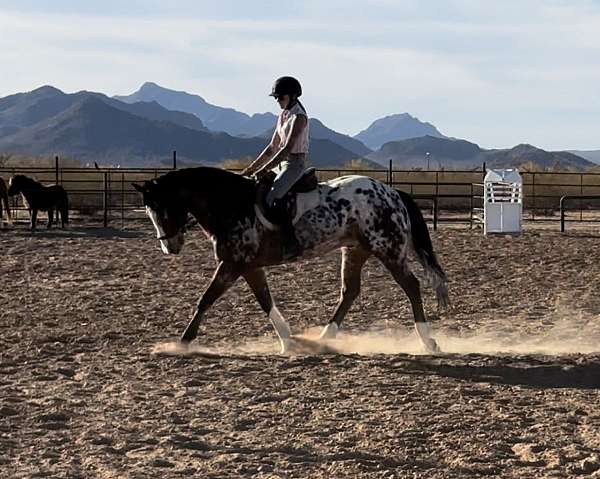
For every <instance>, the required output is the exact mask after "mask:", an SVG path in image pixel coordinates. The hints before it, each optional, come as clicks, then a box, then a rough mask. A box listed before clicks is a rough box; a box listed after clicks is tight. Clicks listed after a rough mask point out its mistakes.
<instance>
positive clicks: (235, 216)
mask: <svg viewBox="0 0 600 479" xmlns="http://www.w3.org/2000/svg"><path fill="white" fill-rule="evenodd" d="M272 179H273V177H272V176H271V177H270V181H271V182H272ZM302 180H303V179H301V180H299V183H301V182H302ZM297 184H298V183H297ZM132 185H133V187H134V188H135V189H136V190H137V191H138V192H140V193H141V194H142V200H143V204H144V206H145V208H146V212H147V215H148V216H149V218H150V220H151V221H152V224H153V225H154V229H155V230H156V236H157V239H158V240H159V242H160V247H161V249H162V251H163V252H164V253H165V254H179V253H180V252H181V251H182V248H183V245H184V241H185V236H184V235H185V233H186V231H187V230H188V228H189V226H190V224H194V223H198V224H199V225H200V226H201V228H202V229H203V230H204V232H205V233H206V235H207V236H208V237H209V238H210V240H211V241H212V244H213V248H214V254H215V258H216V260H217V267H216V269H215V271H214V275H213V277H212V280H211V282H210V284H209V286H208V287H207V288H206V290H205V291H204V293H203V294H202V296H201V298H200V300H199V301H198V303H197V306H196V308H195V310H194V313H193V315H192V317H191V320H190V321H189V323H188V325H187V327H186V329H185V331H184V332H183V335H182V336H181V344H182V345H183V346H184V347H188V346H189V343H190V342H191V341H193V340H194V339H196V337H197V336H198V329H199V326H200V322H201V320H202V318H203V316H204V315H205V313H206V312H207V310H208V309H209V308H210V306H211V305H212V304H213V303H214V302H215V301H217V300H218V299H219V298H220V297H221V296H222V295H223V294H224V293H225V292H226V291H227V290H228V289H229V288H230V287H231V286H232V285H233V284H234V282H235V281H236V280H237V279H239V278H240V277H243V278H244V279H245V281H246V282H247V283H248V285H249V286H250V289H251V290H252V291H253V293H254V296H255V298H256V300H257V301H258V303H259V304H260V306H261V308H262V310H263V311H264V312H265V313H266V314H267V316H268V318H269V319H270V321H271V323H272V325H273V327H274V329H275V332H276V334H277V336H278V338H279V341H280V345H281V353H285V352H286V351H289V347H290V342H291V340H293V338H292V336H291V329H290V327H289V325H288V323H287V322H286V321H285V319H284V318H283V316H282V315H281V313H280V312H279V310H278V308H277V306H276V304H275V302H274V301H273V298H272V296H271V293H270V291H269V285H268V283H267V277H266V274H265V269H264V268H265V267H268V266H273V265H277V264H282V263H288V262H292V261H298V260H301V259H309V258H314V257H317V256H321V255H323V254H325V253H327V252H329V251H331V250H333V249H337V248H341V250H342V265H341V277H342V286H341V294H340V299H339V301H338V304H337V306H336V308H335V312H334V313H333V316H332V317H331V319H330V320H329V322H328V323H327V324H326V325H325V326H324V328H323V329H322V331H321V334H320V337H319V339H320V340H323V341H324V342H326V341H328V340H331V339H334V338H335V337H336V335H337V332H338V330H339V328H340V326H341V324H342V321H343V319H344V317H345V315H346V313H347V312H348V310H349V309H350V306H351V305H352V303H353V301H354V300H355V299H356V297H357V296H358V294H359V292H360V282H361V269H362V267H363V265H364V264H365V262H366V261H367V259H368V258H370V257H371V256H374V257H375V258H377V259H379V260H380V261H381V262H382V263H383V264H384V265H385V267H386V268H387V269H388V270H389V272H390V273H391V274H392V276H393V278H394V279H395V281H396V282H397V283H398V284H399V285H400V287H401V288H402V289H403V290H404V291H405V293H406V294H407V296H408V298H409V300H410V303H411V306H412V312H413V316H414V325H415V330H416V333H417V336H418V337H419V339H420V341H421V344H422V346H423V347H424V349H425V351H427V352H429V353H436V352H439V351H440V349H439V347H438V345H437V343H436V341H435V340H434V339H433V338H432V337H431V336H430V332H429V327H428V323H427V318H426V316H425V312H424V309H423V302H422V297H421V292H420V284H419V280H418V279H417V278H416V277H415V275H414V274H413V273H412V272H411V271H410V269H409V267H408V262H407V254H408V253H409V251H411V250H412V251H413V252H414V253H416V258H417V259H418V261H419V262H420V264H421V265H422V267H423V268H424V271H425V273H426V275H427V277H428V279H429V280H430V281H431V283H432V286H433V287H434V289H435V293H436V297H437V302H438V308H445V307H446V306H448V304H449V300H448V285H447V278H446V274H445V272H444V270H443V269H442V267H441V266H440V264H439V262H438V260H437V257H436V254H435V252H434V251H433V246H432V243H431V238H430V235H429V230H428V228H427V224H426V223H425V220H424V218H423V215H422V214H421V211H420V210H419V208H418V206H417V205H416V204H415V202H414V201H413V199H412V198H411V197H410V195H408V194H407V193H404V192H402V191H398V190H396V189H394V188H392V187H390V186H388V185H386V184H384V183H382V182H380V181H377V180H375V179H373V178H370V177H366V176H358V175H351V176H342V177H339V178H335V179H333V180H331V181H327V182H324V183H317V181H316V176H315V180H314V188H313V189H312V191H309V192H304V193H295V192H293V190H294V188H292V192H291V193H289V194H288V195H290V196H295V197H296V202H297V204H296V211H295V217H294V230H295V233H296V236H297V239H298V242H299V243H300V245H301V254H299V255H298V256H296V257H292V258H287V257H285V256H283V255H282V250H281V246H280V242H279V239H280V238H279V236H280V234H279V231H278V229H277V227H276V225H273V224H272V223H271V222H270V221H269V220H268V218H267V216H266V215H265V214H264V210H263V209H262V208H261V206H260V205H261V201H260V199H261V195H263V194H264V193H260V191H261V186H262V187H263V190H264V187H265V185H264V184H263V185H261V182H258V183H257V182H256V181H255V180H254V179H253V178H248V177H245V176H242V175H241V174H238V173H234V172H231V171H227V170H223V169H220V168H211V167H198V168H189V169H182V170H177V171H172V172H169V173H167V174H165V175H163V176H160V177H158V178H156V179H153V180H150V181H146V182H144V183H143V184H142V185H140V184H134V183H132ZM268 186H269V185H268V182H267V185H266V189H268ZM302 195H304V196H305V197H304V198H303V197H302ZM306 197H308V199H307V198H306Z"/></svg>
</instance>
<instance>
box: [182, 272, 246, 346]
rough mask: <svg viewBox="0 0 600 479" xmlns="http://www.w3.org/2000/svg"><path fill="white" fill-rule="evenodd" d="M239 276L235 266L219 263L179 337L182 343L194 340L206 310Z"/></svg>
mask: <svg viewBox="0 0 600 479" xmlns="http://www.w3.org/2000/svg"><path fill="white" fill-rule="evenodd" d="M240 274H241V273H240V271H239V268H238V267H236V265H234V264H231V263H225V262H223V261H221V262H220V263H219V266H217V269H216V270H215V273H214V275H213V278H212V280H211V282H210V284H209V285H208V288H206V291H204V294H203V295H202V297H201V298H200V301H198V305H197V306H196V310H195V311H194V315H193V316H192V319H191V321H190V322H189V324H188V325H187V328H185V331H184V333H183V335H182V336H181V342H182V343H189V342H190V341H193V340H194V339H196V336H198V328H199V326H200V321H201V320H202V316H203V315H204V313H205V312H206V310H208V308H210V307H211V306H212V304H213V303H214V302H215V301H216V300H217V299H219V298H220V297H221V296H222V295H223V293H225V291H227V290H228V289H229V288H230V287H231V285H233V283H235V281H236V280H237V279H238V278H239V277H240Z"/></svg>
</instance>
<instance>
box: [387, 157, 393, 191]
mask: <svg viewBox="0 0 600 479" xmlns="http://www.w3.org/2000/svg"><path fill="white" fill-rule="evenodd" d="M388 178H389V180H388V185H389V186H392V185H393V184H394V170H393V169H392V159H391V158H390V163H389V167H388Z"/></svg>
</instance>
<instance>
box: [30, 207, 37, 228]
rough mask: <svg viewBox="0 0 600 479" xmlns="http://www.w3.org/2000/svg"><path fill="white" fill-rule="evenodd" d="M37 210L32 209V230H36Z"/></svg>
mask: <svg viewBox="0 0 600 479" xmlns="http://www.w3.org/2000/svg"><path fill="white" fill-rule="evenodd" d="M37 212H38V210H37V209H36V208H32V209H31V231H34V230H35V225H36V223H37Z"/></svg>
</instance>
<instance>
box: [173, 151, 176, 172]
mask: <svg viewBox="0 0 600 479" xmlns="http://www.w3.org/2000/svg"><path fill="white" fill-rule="evenodd" d="M173 169H174V170H176V169H177V150H173Z"/></svg>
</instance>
